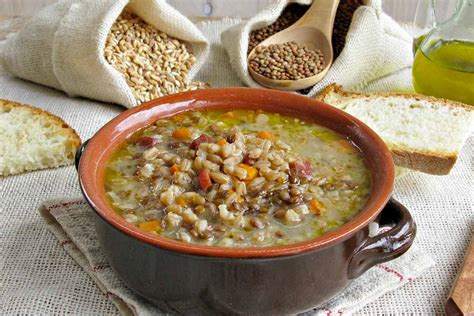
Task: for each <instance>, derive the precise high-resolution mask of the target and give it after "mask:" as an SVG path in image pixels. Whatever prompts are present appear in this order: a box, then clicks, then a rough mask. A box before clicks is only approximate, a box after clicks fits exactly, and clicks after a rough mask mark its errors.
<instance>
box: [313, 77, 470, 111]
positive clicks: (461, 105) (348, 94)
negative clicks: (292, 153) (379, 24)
mask: <svg viewBox="0 0 474 316" xmlns="http://www.w3.org/2000/svg"><path fill="white" fill-rule="evenodd" d="M333 92H334V93H337V94H339V95H342V96H344V97H346V98H351V99H356V98H361V97H364V98H368V99H373V98H375V97H397V98H404V99H415V100H417V101H420V100H426V101H428V102H433V103H444V104H445V105H446V106H448V107H450V108H462V109H465V110H467V111H474V106H472V105H468V104H464V103H461V102H457V101H453V100H448V99H443V98H435V97H432V96H426V95H421V94H414V93H397V92H374V93H362V92H349V91H345V90H344V89H343V87H342V86H341V85H338V84H336V83H332V84H330V85H329V86H327V87H326V88H324V89H323V90H322V91H321V92H320V93H319V94H318V95H316V96H315V97H314V98H315V99H316V100H319V101H321V102H324V99H325V98H326V97H327V96H328V95H330V94H331V93H333Z"/></svg>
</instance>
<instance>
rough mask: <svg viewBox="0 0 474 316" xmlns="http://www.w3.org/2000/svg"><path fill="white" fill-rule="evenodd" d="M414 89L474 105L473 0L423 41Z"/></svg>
mask: <svg viewBox="0 0 474 316" xmlns="http://www.w3.org/2000/svg"><path fill="white" fill-rule="evenodd" d="M412 71H413V85H414V87H415V91H416V92H418V93H421V94H425V95H431V96H435V97H441V98H446V99H451V100H456V101H460V102H464V103H466V104H470V105H474V0H458V5H457V8H456V12H455V14H454V15H453V16H452V17H451V18H449V19H448V20H447V21H446V22H443V23H441V24H438V25H437V26H436V27H435V28H433V29H432V30H431V31H430V32H429V33H428V34H427V35H426V37H425V38H424V39H423V40H422V41H421V43H420V45H419V47H418V50H417V51H416V54H415V59H414V62H413V70H412Z"/></svg>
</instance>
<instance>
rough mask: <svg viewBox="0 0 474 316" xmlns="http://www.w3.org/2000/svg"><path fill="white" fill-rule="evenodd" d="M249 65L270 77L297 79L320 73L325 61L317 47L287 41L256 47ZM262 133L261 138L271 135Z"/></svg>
mask: <svg viewBox="0 0 474 316" xmlns="http://www.w3.org/2000/svg"><path fill="white" fill-rule="evenodd" d="M249 66H250V68H251V69H252V70H253V71H255V72H257V73H258V74H260V75H262V76H265V77H267V78H270V79H275V80H298V79H303V78H307V77H311V76H314V75H316V74H318V73H320V72H321V71H322V70H323V69H324V68H325V62H324V57H323V54H322V53H321V51H320V50H319V49H310V48H308V47H307V46H305V45H303V44H299V43H296V42H288V43H282V44H272V45H269V46H259V47H257V48H256V50H255V53H254V54H253V55H251V57H250V60H249ZM264 135H265V137H261V138H267V137H271V135H266V134H264ZM267 139H268V138H267Z"/></svg>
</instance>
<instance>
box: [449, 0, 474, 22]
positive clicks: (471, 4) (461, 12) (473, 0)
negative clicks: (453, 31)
mask: <svg viewBox="0 0 474 316" xmlns="http://www.w3.org/2000/svg"><path fill="white" fill-rule="evenodd" d="M454 19H455V21H456V23H462V24H463V25H466V26H469V25H472V23H473V21H474V0H459V1H458V5H457V7H456V13H455V14H454Z"/></svg>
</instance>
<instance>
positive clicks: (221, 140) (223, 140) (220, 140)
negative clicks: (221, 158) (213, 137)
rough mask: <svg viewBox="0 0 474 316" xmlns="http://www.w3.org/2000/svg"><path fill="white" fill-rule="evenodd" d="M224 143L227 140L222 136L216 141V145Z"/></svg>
mask: <svg viewBox="0 0 474 316" xmlns="http://www.w3.org/2000/svg"><path fill="white" fill-rule="evenodd" d="M225 143H227V141H226V140H225V139H224V138H222V139H219V140H218V141H217V142H216V144H217V145H221V146H222V145H224V144H225Z"/></svg>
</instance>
